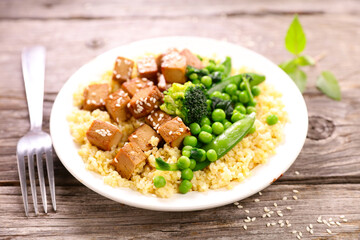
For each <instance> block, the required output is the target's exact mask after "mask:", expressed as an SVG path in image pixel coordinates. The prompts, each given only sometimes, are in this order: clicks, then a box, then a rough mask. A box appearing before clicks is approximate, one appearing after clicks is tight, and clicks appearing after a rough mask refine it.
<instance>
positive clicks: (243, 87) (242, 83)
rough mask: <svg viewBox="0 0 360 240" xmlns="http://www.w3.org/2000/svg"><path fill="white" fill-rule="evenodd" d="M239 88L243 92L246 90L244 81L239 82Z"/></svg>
mask: <svg viewBox="0 0 360 240" xmlns="http://www.w3.org/2000/svg"><path fill="white" fill-rule="evenodd" d="M239 88H240V89H241V90H245V89H246V83H245V82H244V81H241V83H240V85H239Z"/></svg>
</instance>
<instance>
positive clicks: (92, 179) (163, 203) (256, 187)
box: [50, 37, 308, 211]
mask: <svg viewBox="0 0 360 240" xmlns="http://www.w3.org/2000/svg"><path fill="white" fill-rule="evenodd" d="M169 47H177V48H179V49H182V48H189V49H190V50H191V51H193V52H196V53H198V54H200V55H203V56H209V57H211V56H213V54H216V55H217V57H219V58H220V59H223V58H225V56H231V57H232V64H233V67H235V68H236V67H241V66H246V67H249V68H251V69H254V70H255V71H257V72H260V73H262V74H264V75H266V82H267V83H269V84H272V85H274V86H275V88H276V90H277V91H280V92H281V93H282V94H283V97H282V100H283V102H284V104H285V107H286V111H287V112H288V116H289V120H290V122H289V123H287V125H286V127H285V129H284V133H285V141H284V142H283V143H282V144H281V145H280V146H278V147H277V149H276V152H277V153H276V155H275V156H273V157H271V158H269V160H268V162H267V163H266V164H264V165H261V166H258V167H256V168H255V169H254V170H253V171H252V174H251V176H250V177H248V178H247V179H246V180H245V181H243V182H241V183H239V184H237V185H236V186H235V187H234V188H233V189H231V190H227V189H220V190H210V191H208V192H202V193H201V192H190V193H187V194H184V195H181V194H176V195H174V196H173V197H172V198H170V199H161V198H157V197H155V196H152V195H143V194H141V193H139V192H136V191H133V190H131V189H128V188H112V187H110V186H108V185H106V184H104V182H103V179H102V177H101V176H100V175H98V174H95V173H93V172H91V171H88V170H86V169H85V165H84V163H83V161H82V159H81V157H80V156H79V155H78V153H77V151H78V148H79V146H78V145H76V144H75V143H74V141H73V140H72V137H71V135H70V131H69V125H68V122H67V120H66V116H67V115H68V114H69V113H70V112H71V110H72V108H73V98H72V95H73V92H74V91H75V90H76V89H77V88H78V87H79V85H80V84H85V83H86V82H89V81H91V80H93V79H98V78H99V77H100V76H101V74H102V73H104V71H106V70H109V69H112V67H113V63H114V60H115V58H116V57H117V56H119V55H121V56H125V57H129V58H135V57H138V56H141V55H143V54H144V53H145V52H150V53H161V52H163V51H164V50H166V49H167V48H169ZM307 129H308V115H307V109H306V105H305V101H304V99H303V97H302V95H301V93H300V92H299V90H298V88H297V87H296V85H295V84H294V83H293V81H292V80H291V79H290V78H289V77H288V76H287V75H286V74H285V73H284V72H283V71H282V70H281V69H280V68H279V67H278V66H277V65H275V64H274V63H272V62H271V61H269V60H268V59H266V58H265V57H263V56H261V55H259V54H257V53H255V52H253V51H251V50H248V49H246V48H243V47H240V46H238V45H234V44H231V43H227V42H220V41H216V40H213V39H207V38H196V37H166V38H154V39H148V40H143V41H138V42H134V43H131V44H128V45H125V46H121V47H118V48H115V49H113V50H110V51H108V52H106V53H104V54H102V55H100V56H98V57H97V58H95V59H94V60H92V61H91V62H89V63H87V64H85V65H84V66H82V67H81V68H80V69H79V70H78V71H77V72H75V73H74V74H73V75H72V76H71V77H70V79H69V80H68V81H67V82H66V83H65V85H64V86H63V88H62V89H61V91H60V92H59V94H58V96H57V98H56V100H55V103H54V106H53V109H52V112H51V118H50V131H51V136H52V139H53V144H54V148H55V151H56V153H57V155H58V157H59V159H60V160H61V162H62V163H63V165H64V166H65V167H66V168H67V170H68V171H69V172H70V173H71V174H72V175H73V176H74V177H76V178H77V179H78V180H79V181H80V182H81V183H83V184H84V185H86V186H87V187H89V188H90V189H92V190H94V191H95V192H97V193H99V194H101V195H103V196H105V197H107V198H110V199H113V200H115V201H117V202H120V203H124V204H127V205H130V206H134V207H139V208H144V209H151V210H158V211H193V210H201V209H208V208H213V207H217V206H222V205H226V204H229V203H232V202H235V201H238V200H241V199H244V198H246V197H248V196H251V195H253V194H255V193H257V192H258V191H260V190H262V189H264V188H265V187H267V186H268V185H270V184H271V183H272V182H273V181H274V180H276V179H277V178H278V177H280V176H281V175H282V174H283V173H284V172H285V171H286V170H287V169H288V168H289V167H290V166H291V164H292V163H293V162H294V161H295V159H296V157H297V156H298V154H299V153H300V150H301V148H302V146H303V144H304V141H305V138H306V133H307Z"/></svg>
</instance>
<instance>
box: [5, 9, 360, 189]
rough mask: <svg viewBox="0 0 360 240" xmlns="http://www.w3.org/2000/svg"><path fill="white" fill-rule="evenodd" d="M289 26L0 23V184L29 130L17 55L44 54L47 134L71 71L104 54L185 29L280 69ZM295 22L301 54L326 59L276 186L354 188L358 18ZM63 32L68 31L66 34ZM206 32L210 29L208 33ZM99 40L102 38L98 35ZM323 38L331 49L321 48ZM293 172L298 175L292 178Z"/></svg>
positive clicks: (226, 21) (261, 21) (11, 180)
mask: <svg viewBox="0 0 360 240" xmlns="http://www.w3.org/2000/svg"><path fill="white" fill-rule="evenodd" d="M290 21H291V16H277V17H276V18H274V17H273V16H263V17H261V18H259V17H250V16H249V17H248V19H247V20H246V21H243V20H242V19H241V18H235V17H234V18H216V19H206V20H205V19H197V20H194V19H192V20H191V19H185V20H161V19H158V20H153V21H151V22H144V21H141V20H137V19H133V20H99V21H75V20H73V21H60V20H59V21H45V22H44V21H22V20H19V21H2V22H0V31H1V32H4V33H6V34H5V35H6V36H7V37H6V38H0V64H1V66H3V70H2V71H1V72H0V77H1V79H2V81H0V115H1V116H7V117H6V118H3V119H2V121H1V122H0V133H1V134H2V135H1V136H2V137H1V139H0V146H1V153H0V162H1V165H2V174H1V176H0V184H12V185H14V184H16V185H17V184H18V176H17V169H16V165H15V147H16V143H17V140H18V139H19V138H20V137H21V136H23V135H24V134H25V133H26V131H27V129H28V127H29V124H28V115H27V106H26V102H25V96H24V88H23V80H22V76H21V69H20V64H19V54H20V51H21V49H22V47H24V46H27V45H31V44H34V43H39V44H43V45H45V46H46V47H47V49H48V56H47V69H46V70H47V76H46V90H45V91H46V94H45V103H44V107H45V110H44V111H45V112H44V122H45V125H44V129H45V130H48V126H49V124H48V121H49V116H50V111H51V106H52V103H53V101H54V99H55V97H56V93H57V92H58V91H59V90H60V88H61V86H62V85H63V83H64V82H65V81H66V79H67V78H68V77H69V76H70V75H71V74H72V73H73V72H74V71H75V70H76V69H77V68H78V67H80V66H81V65H82V64H84V63H86V62H87V61H89V60H90V59H91V58H93V57H94V56H96V55H97V54H100V53H101V52H103V51H105V50H107V49H111V48H113V47H116V46H118V45H121V44H125V43H127V42H131V41H134V40H138V39H143V38H149V37H154V36H158V35H159V34H162V33H163V29H168V32H167V34H168V35H184V34H188V33H189V26H190V25H191V26H192V27H191V29H192V34H194V35H197V36H202V37H212V38H215V39H220V40H221V39H227V40H228V41H231V42H234V43H237V44H240V45H244V46H247V47H249V48H251V49H253V50H255V51H257V52H259V53H261V54H264V55H265V56H267V57H269V58H270V59H272V60H273V61H275V62H278V63H279V62H281V61H284V60H286V59H288V58H289V55H288V53H286V51H285V50H284V46H283V36H284V34H285V32H286V27H287V26H288V23H289V22H290ZM301 21H302V22H303V25H304V28H305V31H306V33H307V36H308V38H309V40H308V45H307V50H306V53H309V54H313V55H318V54H320V53H322V52H323V51H326V53H327V55H328V57H326V58H325V59H323V60H322V61H321V62H319V64H318V67H316V68H312V69H310V70H309V71H308V72H309V74H308V76H309V84H308V85H309V86H308V89H309V90H308V91H307V92H305V94H304V96H305V100H306V102H307V106H308V110H309V115H310V116H311V119H310V120H311V122H310V131H309V138H308V139H307V141H306V144H305V147H304V149H303V150H302V152H301V154H300V156H299V158H298V160H297V161H296V162H295V163H294V165H293V166H292V168H291V169H290V170H289V171H288V172H286V174H285V175H284V176H283V177H282V178H281V179H280V181H283V182H284V183H289V182H292V181H294V180H301V181H303V182H306V183H317V182H319V179H321V180H323V181H327V182H328V183H333V182H336V181H341V182H344V181H351V182H359V172H360V162H359V161H358V156H359V155H358V151H357V149H359V145H360V143H359V137H358V136H359V129H360V128H359V123H358V119H359V117H360V110H359V109H360V100H359V98H358V96H359V94H360V88H359V82H358V81H357V72H358V71H359V70H358V68H357V66H356V65H354V64H353V63H354V62H360V48H359V46H358V43H357V39H359V34H360V32H359V31H358V26H359V21H360V20H359V18H358V17H357V16H348V15H347V16H344V15H341V16H338V17H337V18H336V19H334V18H333V17H332V16H327V15H324V16H321V17H319V16H302V17H301ZM69 24H70V25H71V26H72V27H71V28H69V27H68V26H69ZM114 26H128V31H129V36H128V37H127V38H123V36H122V35H121V34H119V32H118V31H112V30H111V29H113V27H114ZM172 26H173V27H172ZM206 26H211V31H210V29H209V28H206ZM223 26H227V27H226V28H223ZM274 26H278V27H274ZM335 28H336V29H338V30H337V32H334V31H333V29H335ZM20 29H22V30H23V31H25V33H26V36H27V37H26V38H18V37H17V36H18V34H19V30H20ZM27 29H31V31H30V30H27ZM54 29H57V32H58V33H55V34H54ZM148 29H151V30H148ZM99 32H101V33H102V35H101V36H99V35H98V33H99ZM78 33H81V34H78ZM324 36H327V37H328V38H331V39H332V41H323V39H324ZM94 39H99V40H100V42H103V44H102V45H101V44H100V45H99V46H98V47H95V48H94V45H91V44H90V45H89V42H91V41H92V40H94ZM334 42H336V43H337V44H336V45H335V46H334ZM89 46H90V47H89ZM337 49H339V50H337ZM333 54H336V57H333ZM337 66H341V67H337ZM320 69H324V70H325V69H331V70H332V71H333V72H334V74H335V75H336V76H337V77H338V79H339V81H340V85H341V87H342V92H343V100H342V101H341V102H335V101H331V100H329V99H327V98H326V97H324V96H323V95H321V94H319V93H318V92H317V90H316V89H315V87H314V84H315V79H316V75H317V74H319V72H320ZM10 80H11V81H10ZM326 124H330V125H331V126H332V125H334V128H331V127H327V125H326ZM330 125H329V126H330ZM56 166H57V169H56V171H57V174H59V176H68V175H67V174H68V173H67V171H66V170H65V169H64V168H63V167H62V165H61V163H59V162H56ZM295 170H297V171H299V172H300V173H301V174H300V175H296V174H295ZM59 179H63V178H62V177H60V178H59ZM62 181H65V182H64V183H63V182H62ZM57 184H60V185H61V184H65V185H68V184H78V182H77V181H76V180H75V179H73V178H70V177H67V178H65V180H61V181H58V182H57Z"/></svg>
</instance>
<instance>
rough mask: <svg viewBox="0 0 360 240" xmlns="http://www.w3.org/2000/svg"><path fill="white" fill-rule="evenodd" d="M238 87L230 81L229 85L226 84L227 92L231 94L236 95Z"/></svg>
mask: <svg viewBox="0 0 360 240" xmlns="http://www.w3.org/2000/svg"><path fill="white" fill-rule="evenodd" d="M236 90H237V87H236V85H235V84H233V83H230V84H229V85H227V86H226V88H225V92H226V93H227V94H229V95H234V94H235V93H236Z"/></svg>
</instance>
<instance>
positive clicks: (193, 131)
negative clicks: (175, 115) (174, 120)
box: [189, 123, 201, 135]
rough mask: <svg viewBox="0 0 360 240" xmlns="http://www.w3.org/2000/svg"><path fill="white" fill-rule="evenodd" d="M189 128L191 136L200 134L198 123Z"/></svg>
mask: <svg viewBox="0 0 360 240" xmlns="http://www.w3.org/2000/svg"><path fill="white" fill-rule="evenodd" d="M189 127H190V132H191V134H192V135H198V134H199V133H200V132H201V127H200V125H199V124H198V123H192V124H190V126H189Z"/></svg>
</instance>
